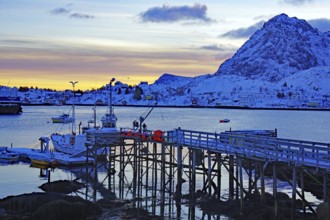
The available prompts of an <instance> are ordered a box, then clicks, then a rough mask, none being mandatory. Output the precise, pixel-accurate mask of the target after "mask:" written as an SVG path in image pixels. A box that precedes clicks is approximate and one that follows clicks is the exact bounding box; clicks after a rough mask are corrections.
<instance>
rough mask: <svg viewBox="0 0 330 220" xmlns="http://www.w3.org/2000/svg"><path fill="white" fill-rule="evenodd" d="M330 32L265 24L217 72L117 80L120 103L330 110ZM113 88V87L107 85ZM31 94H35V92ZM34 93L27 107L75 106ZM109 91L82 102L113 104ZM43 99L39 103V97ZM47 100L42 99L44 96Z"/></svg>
mask: <svg viewBox="0 0 330 220" xmlns="http://www.w3.org/2000/svg"><path fill="white" fill-rule="evenodd" d="M329 85H330V32H327V33H322V32H320V31H318V30H317V29H314V28H312V27H311V26H310V25H309V24H308V23H307V22H306V21H305V20H300V19H297V18H289V17H288V16H287V15H285V14H281V15H278V16H276V17H274V18H272V19H270V20H269V21H268V22H266V23H265V24H264V26H263V27H262V28H261V29H260V30H258V31H257V32H256V33H255V34H253V35H252V36H251V38H250V39H249V40H248V41H247V42H246V43H245V44H244V45H243V46H242V47H241V48H240V49H239V50H238V51H237V52H236V54H235V55H234V56H233V57H232V58H230V59H228V60H227V61H225V62H224V63H223V64H222V65H221V66H220V67H219V69H218V71H217V72H216V73H214V74H205V75H201V76H197V77H183V76H176V75H173V74H168V73H166V74H164V75H162V76H161V77H160V78H159V79H158V80H156V81H155V83H153V84H151V85H148V84H147V83H141V84H140V85H138V86H134V87H133V86H129V85H126V84H123V83H120V82H116V83H115V85H114V87H113V102H114V104H117V105H154V104H155V103H158V106H191V105H193V106H209V107H223V106H231V107H232V106H235V107H250V108H315V107H317V108H326V109H330V86H329ZM105 88H109V87H105ZM29 93H31V94H29ZM41 94H42V93H40V91H38V90H37V91H33V90H32V91H31V90H30V91H29V92H25V93H22V94H21V96H22V97H21V100H26V101H27V103H40V102H46V101H47V100H48V102H49V103H67V104H68V103H72V100H73V99H72V97H73V95H72V94H68V93H62V94H60V93H51V92H47V93H46V94H45V95H41ZM107 94H108V91H107V89H100V90H96V91H86V92H85V93H84V94H83V95H82V96H79V100H76V102H77V101H78V103H79V104H94V103H101V104H105V103H106V102H107ZM36 97H38V99H36ZM39 97H41V98H39Z"/></svg>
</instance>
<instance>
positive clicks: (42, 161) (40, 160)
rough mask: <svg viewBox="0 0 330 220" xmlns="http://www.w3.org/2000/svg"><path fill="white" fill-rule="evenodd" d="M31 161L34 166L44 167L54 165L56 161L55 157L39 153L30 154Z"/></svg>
mask: <svg viewBox="0 0 330 220" xmlns="http://www.w3.org/2000/svg"><path fill="white" fill-rule="evenodd" d="M29 158H30V160H31V163H32V164H33V165H35V166H45V167H56V165H58V164H57V161H56V160H55V158H52V157H47V156H40V155H30V156H29Z"/></svg>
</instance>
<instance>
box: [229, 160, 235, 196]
mask: <svg viewBox="0 0 330 220" xmlns="http://www.w3.org/2000/svg"><path fill="white" fill-rule="evenodd" d="M229 199H231V200H232V199H234V156H232V155H230V156H229Z"/></svg>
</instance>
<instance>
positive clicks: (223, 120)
mask: <svg viewBox="0 0 330 220" xmlns="http://www.w3.org/2000/svg"><path fill="white" fill-rule="evenodd" d="M219 122H220V123H228V122H230V119H228V118H224V119H220V121H219Z"/></svg>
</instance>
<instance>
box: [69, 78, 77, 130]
mask: <svg viewBox="0 0 330 220" xmlns="http://www.w3.org/2000/svg"><path fill="white" fill-rule="evenodd" d="M70 83H71V84H72V92H73V101H72V133H73V132H74V133H76V127H75V125H76V123H75V120H76V112H75V109H74V108H75V106H74V102H75V94H74V87H75V85H76V84H77V83H78V81H75V82H73V81H70Z"/></svg>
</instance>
